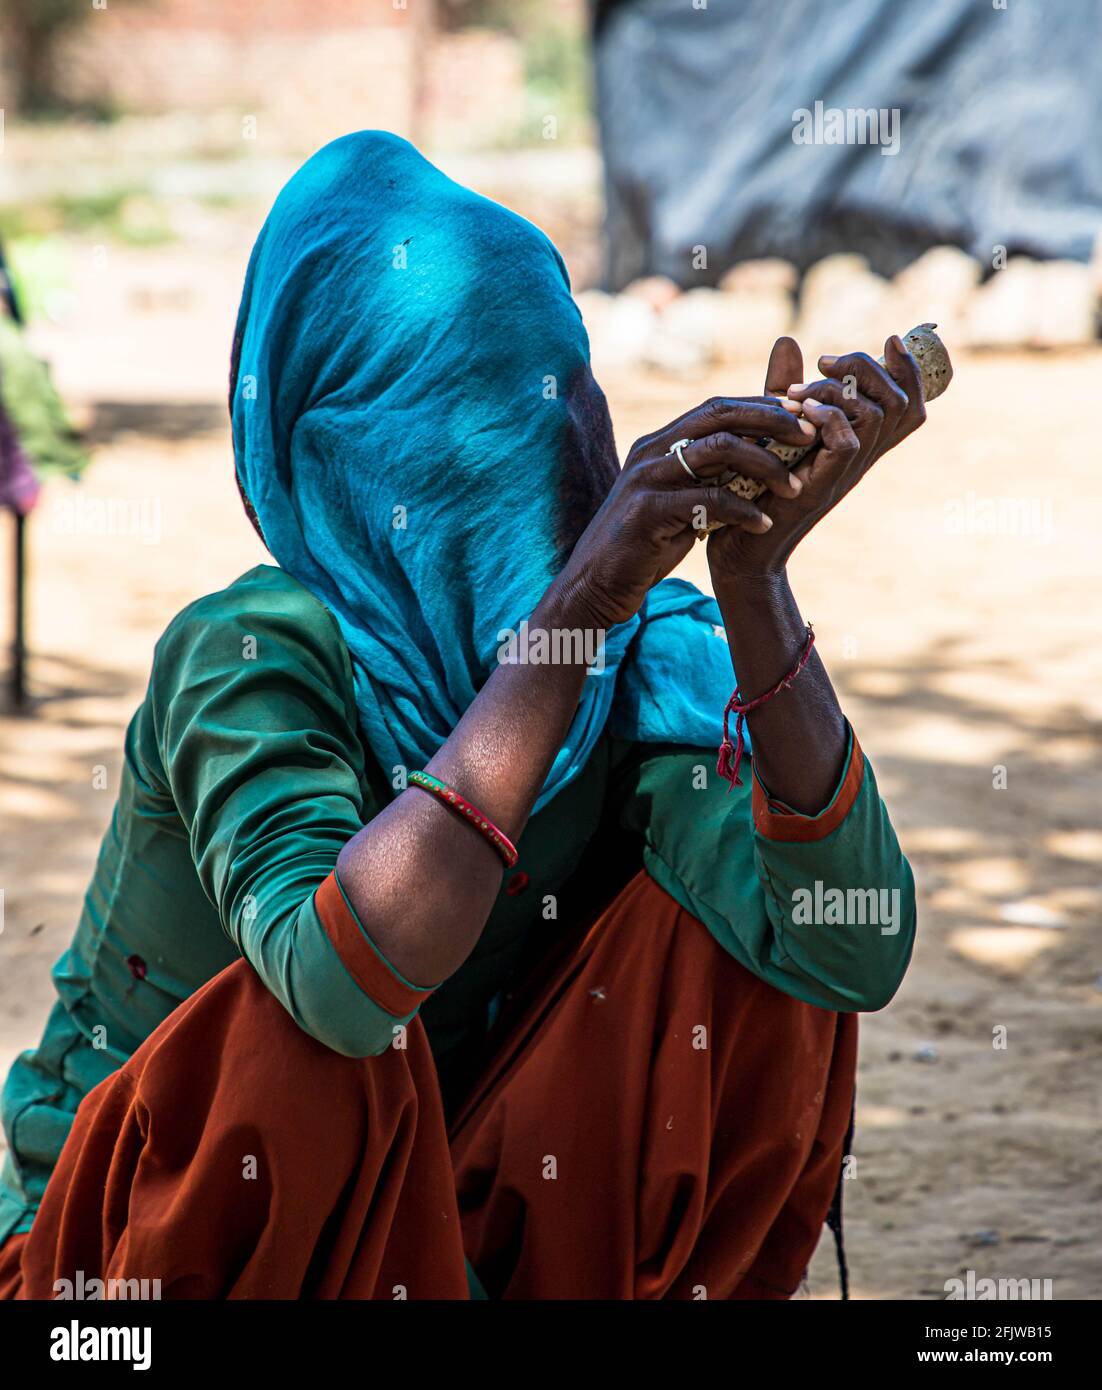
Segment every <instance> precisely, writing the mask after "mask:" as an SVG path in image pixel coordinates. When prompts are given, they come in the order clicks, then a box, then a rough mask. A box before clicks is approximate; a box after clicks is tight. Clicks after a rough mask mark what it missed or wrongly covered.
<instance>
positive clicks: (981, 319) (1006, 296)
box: [578, 236, 1102, 375]
mask: <svg viewBox="0 0 1102 1390" xmlns="http://www.w3.org/2000/svg"><path fill="white" fill-rule="evenodd" d="M982 278H983V268H982V267H981V266H980V264H979V262H978V261H975V260H973V259H972V257H971V256H969V255H967V254H966V253H965V252H963V251H959V250H957V249H956V248H955V247H952V246H939V247H936V248H935V249H934V250H932V251H927V252H926V254H925V255H924V256H921V257H920V258H919V259H918V260H917V261H915V262H913V264H911V265H909V266H908V267H907V268H906V269H905V270H903V271H901V272H900V273H899V274H898V275H897V276H896V277H895V278H894V280H886V279H884V278H883V276H880V275H876V274H874V273H873V272H872V271H871V270H870V269H869V266H868V262H867V261H866V260H865V258H864V257H863V256H852V255H837V256H827V257H826V259H825V260H822V261H819V262H818V264H817V265H814V266H812V267H811V269H810V270H809V271H808V272H807V274H806V275H805V276H804V280H803V284H802V285H800V286H799V288H798V289H797V285H798V279H799V277H798V276H797V273H796V270H795V268H794V267H793V266H791V265H789V264H788V262H787V261H780V260H759V261H744V262H743V263H742V264H741V265H737V266H735V267H734V269H733V270H730V271H728V273H727V274H726V275H725V276H724V277H723V279H722V281H721V282H720V285H719V287H718V288H717V289H693V290H687V291H684V292H682V291H680V290H679V289H678V287H677V285H675V284H674V282H673V281H672V280H667V279H665V278H664V277H662V276H650V277H648V278H646V279H643V280H636V281H635V282H634V283H633V284H631V285H629V286H628V288H627V289H626V290H624V291H623V293H621V294H618V295H610V294H606V293H604V291H602V290H584V291H582V293H580V294H579V295H578V303H579V305H580V307H581V310H582V315H583V317H584V318H585V323H586V327H587V329H588V330H589V337H590V345H591V348H592V354H593V363H594V367H595V368H596V370H597V372H598V373H600V372H601V371H616V370H618V369H623V368H630V367H652V368H655V369H657V370H659V371H664V372H670V373H674V374H684V375H693V374H694V373H696V372H699V371H700V370H702V369H703V368H705V367H708V366H711V365H714V364H722V363H724V362H729V361H736V360H740V361H745V360H746V359H757V360H761V359H762V358H763V357H764V356H765V355H766V354H767V353H768V352H769V349H770V348H771V347H772V345H773V342H774V340H775V339H776V338H777V337H778V336H779V335H781V334H782V333H791V334H792V335H793V336H794V337H795V338H796V339H797V340H798V341H799V342H800V343H801V345H803V346H804V347H805V350H806V351H807V352H809V353H813V354H816V355H817V354H818V353H821V352H838V351H845V350H847V349H851V348H855V347H861V348H862V349H864V350H865V351H868V352H871V353H873V355H874V356H876V355H879V353H880V351H881V348H882V345H883V342H884V339H885V338H886V337H887V336H888V335H889V334H891V333H905V332H906V331H907V329H908V328H910V327H911V326H912V325H913V324H916V323H923V322H934V323H937V324H938V325H939V327H938V332H939V334H940V336H941V337H942V338H944V340H945V342H946V343H947V344H948V346H949V347H950V350H957V349H959V348H1030V349H1033V348H1036V349H1044V348H1076V347H1085V346H1088V345H1089V344H1091V343H1093V342H1095V341H1096V340H1097V338H1098V330H1099V323H1100V308H1102V236H1100V238H1099V245H1098V248H1097V250H1096V252H1095V257H1094V260H1093V262H1092V263H1091V264H1090V265H1081V264H1079V263H1078V262H1075V261H1033V260H1030V259H1029V257H1027V256H1014V257H1012V258H1011V259H1010V261H1009V262H1008V263H1007V264H1006V266H1005V267H1004V268H1003V269H1001V270H999V271H996V272H995V273H994V274H992V275H991V276H989V277H988V279H987V280H986V282H985V283H984V284H982V285H981V284H980V281H981V279H982Z"/></svg>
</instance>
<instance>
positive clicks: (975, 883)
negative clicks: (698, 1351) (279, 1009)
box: [0, 229, 1102, 1299]
mask: <svg viewBox="0 0 1102 1390" xmlns="http://www.w3.org/2000/svg"><path fill="white" fill-rule="evenodd" d="M245 244H246V243H245V242H243V240H242V236H241V235H239V234H238V233H237V232H236V231H234V230H233V229H231V230H230V231H229V232H227V233H226V236H225V244H224V245H223V246H222V247H221V249H220V251H219V254H218V256H217V257H215V258H213V259H212V260H211V261H210V263H208V264H204V265H202V266H198V267H197V266H196V265H194V264H189V263H188V262H187V260H186V258H184V257H182V256H181V255H180V254H178V253H175V252H173V251H172V250H171V249H167V250H164V251H159V252H157V253H155V254H156V255H157V257H158V267H159V269H158V274H157V277H156V286H157V288H156V292H155V293H153V292H152V291H148V290H146V291H143V290H142V289H141V285H140V284H139V283H138V282H139V281H140V279H141V276H142V273H143V272H142V271H141V264H140V256H137V255H136V253H128V254H127V255H126V256H121V258H119V259H116V260H115V261H114V262H113V263H112V266H111V272H110V275H109V276H107V277H106V279H105V278H104V277H101V279H100V281H95V280H94V278H93V277H92V276H91V274H90V273H89V274H88V275H87V276H85V280H86V282H87V283H85V284H84V285H83V286H82V299H81V308H80V312H79V313H78V314H77V315H76V317H75V318H74V320H73V321H72V322H71V323H70V325H69V326H68V328H67V329H66V330H65V331H64V332H60V331H54V332H52V333H48V334H46V335H44V338H43V344H42V345H43V347H44V349H45V350H46V351H48V352H49V354H50V356H51V357H52V358H53V360H54V362H55V364H56V367H57V372H58V375H59V378H60V380H61V381H62V383H63V385H64V386H65V388H66V391H67V392H68V394H69V396H70V397H71V399H73V400H74V401H75V402H76V403H77V405H78V406H79V407H80V408H81V410H82V413H83V415H84V417H85V418H86V420H87V421H88V422H89V423H90V425H91V427H92V430H93V435H94V437H95V439H96V440H97V442H98V447H97V453H96V461H95V465H94V467H93V470H92V472H91V473H90V475H89V477H88V480H87V482H86V483H85V484H83V485H82V486H81V487H80V488H79V489H76V488H73V487H71V486H69V485H68V484H57V485H53V486H51V488H50V489H49V492H48V495H47V496H46V498H45V500H44V501H43V503H42V505H41V507H40V509H39V511H38V513H37V514H36V516H35V518H34V521H33V528H32V536H31V545H32V556H33V593H32V603H31V613H30V617H31V634H32V642H33V651H34V655H33V660H32V663H31V668H30V671H31V683H32V688H33V693H34V701H33V704H32V706H31V708H30V709H29V710H28V711H27V713H26V714H24V715H21V716H19V717H15V716H14V715H11V714H10V712H9V713H6V714H5V716H4V718H3V720H2V722H0V739H2V752H0V796H2V798H3V826H4V829H3V833H2V836H0V856H2V868H0V887H2V888H3V889H4V891H5V907H6V915H5V918H4V929H3V935H2V936H0V1068H2V1069H4V1070H6V1068H7V1065H8V1063H9V1061H10V1059H11V1057H12V1056H13V1055H14V1053H15V1052H16V1051H17V1050H19V1049H20V1048H23V1047H26V1046H28V1045H29V1044H31V1043H33V1042H34V1041H35V1039H36V1038H37V1037H38V1034H39V1031H40V1028H41V1026H42V1023H43V1021H44V1019H45V1015H46V1012H47V1009H48V1007H49V1004H50V998H51V996H50V990H49V985H48V978H47V972H48V969H49V966H50V964H51V963H52V962H53V960H54V959H55V958H56V957H57V956H58V955H59V953H60V952H61V951H62V950H63V948H64V947H65V945H66V943H67V941H68V938H69V935H70V933H71V931H72V929H73V926H74V924H75V921H76V918H77V915H78V911H79V904H80V899H81V895H82V892H83V889H84V887H85V883H86V880H87V877H88V874H89V871H90V869H91V866H92V863H93V859H94V856H95V853H96V849H97V845H98V841H99V836H100V834H101V832H102V830H103V828H104V826H105V824H106V822H107V820H108V817H109V815H110V812H111V806H112V801H113V797H114V792H115V788H116V787H117V783H118V771H119V763H120V749H121V738H122V733H123V729H124V726H125V724H126V721H127V720H128V718H129V716H130V714H131V712H132V710H133V709H134V707H135V705H136V703H137V702H138V700H139V699H140V697H141V694H142V691H143V688H144V683H145V679H146V676H147V672H148V665H149V659H150V653H151V649H152V645H153V642H154V641H155V639H156V638H157V636H158V635H159V633H160V631H161V630H162V628H163V627H164V625H165V623H166V622H167V621H168V619H169V618H170V617H171V616H172V615H173V614H174V613H175V612H176V611H177V610H178V609H179V608H180V607H181V606H182V605H183V604H185V603H187V602H188V601H189V600H191V599H192V598H194V597H196V596H197V595H199V594H202V593H204V592H207V591H209V590H212V589H215V588H218V587H220V586H222V585H223V584H225V583H227V582H228V581H230V580H231V579H233V578H234V577H235V576H236V575H237V574H239V573H240V572H241V571H243V570H244V569H246V568H248V567H249V566H251V565H252V564H254V563H256V562H257V561H258V560H259V559H260V558H262V554H261V551H260V547H259V543H258V542H257V541H256V540H255V538H254V537H253V535H252V532H251V531H250V529H249V527H248V525H247V524H246V522H245V520H244V518H243V516H242V514H241V511H240V508H239V506H238V504H237V500H236V494H235V491H234V488H233V483H232V474H231V463H230V450H229V442H228V434H227V431H226V428H225V424H224V406H223V405H222V400H223V383H224V380H225V367H224V363H225V360H226V353H227V345H228V341H229V328H230V322H231V319H232V314H233V311H234V308H235V296H236V287H237V285H238V284H239V283H240V276H241V271H242V268H243V263H244V246H245ZM147 254H154V253H147ZM132 262H133V264H132ZM135 265H137V266H138V268H137V269H135V268H134V266H135ZM128 276H132V278H133V280H134V284H133V285H132V286H131V288H130V290H129V291H128V292H127V294H125V295H123V294H121V293H120V285H122V286H125V285H126V284H127V283H128V281H127V277H128ZM143 295H144V298H143ZM151 295H152V298H151ZM123 300H125V302H126V303H127V304H128V305H129V309H128V311H127V312H126V313H122V312H120V311H119V308H118V305H119V303H120V302H122V301H123ZM112 306H113V307H112ZM810 346H812V347H819V348H822V347H823V346H824V345H810ZM854 346H867V345H865V344H855V345H854ZM760 373H761V364H753V363H751V364H747V365H746V367H745V368H743V369H737V370H734V371H731V372H725V373H724V374H722V376H721V375H719V374H713V375H711V376H709V377H708V378H707V379H701V380H699V381H693V382H685V381H677V382H675V381H671V380H667V379H663V378H660V377H655V376H645V377H637V378H633V379H630V380H607V381H606V382H605V386H606V389H607V390H608V392H609V395H610V399H611V401H612V405H613V410H614V416H615V419H616V424H617V436H618V440H619V443H620V446H621V450H622V451H626V449H627V446H628V445H629V444H630V442H631V440H632V439H633V438H634V437H635V436H636V435H637V434H640V433H643V432H645V431H649V430H650V429H653V428H654V427H655V426H656V425H657V424H659V423H662V422H664V421H665V420H666V419H668V418H671V417H672V416H674V415H675V414H677V413H680V412H681V411H682V410H683V409H685V408H687V406H689V405H690V404H693V403H695V401H697V400H700V399H703V398H704V397H705V396H708V395H711V394H714V393H716V392H720V391H722V392H724V393H727V394H737V393H744V392H756V391H758V390H759V389H760V381H759V377H760ZM1100 383H1102V351H1098V352H1090V353H1081V354H1075V355H1068V356H1060V355H1051V356H1036V355H1024V354H1023V355H1012V356H987V357H971V358H964V359H961V360H960V361H958V364H957V379H956V381H955V383H954V384H953V386H952V388H951V389H950V391H949V393H948V394H947V395H946V397H945V398H944V399H943V400H941V401H938V402H937V403H935V404H934V405H932V406H931V410H930V422H929V425H928V426H927V428H926V430H925V431H924V432H923V433H922V434H921V435H920V436H918V437H916V438H915V439H913V440H912V441H910V442H908V444H907V445H906V446H905V447H904V448H902V449H901V450H900V451H899V453H898V454H897V455H894V456H892V457H890V458H889V459H888V460H887V461H885V462H884V463H883V464H882V465H881V466H880V467H879V469H878V470H877V471H876V473H875V474H874V475H873V476H872V477H871V478H870V479H869V480H868V481H867V483H866V484H864V485H863V486H862V488H861V490H860V492H859V493H858V495H856V496H854V497H853V498H851V499H849V500H848V501H847V502H846V503H845V505H844V506H843V507H841V508H840V509H839V510H838V511H836V512H835V513H834V514H832V515H831V517H830V518H829V519H828V520H827V521H826V522H825V523H824V524H823V525H822V526H821V527H820V528H819V529H818V530H817V531H816V533H815V535H814V536H813V537H812V538H811V539H810V540H809V541H808V542H807V543H806V544H805V545H804V547H803V548H802V549H801V551H800V553H799V554H798V556H797V559H796V562H795V564H794V566H793V572H794V584H795V587H796V591H797V594H798V596H799V598H800V600H801V603H802V606H803V609H804V612H805V615H806V616H807V617H809V618H811V619H812V620H813V621H814V622H815V624H816V629H817V633H818V637H819V649H820V651H821V652H822V655H823V657H824V659H825V660H826V661H827V663H828V665H829V667H830V669H831V671H832V673H833V675H834V678H835V681H836V684H837V685H838V687H839V689H840V691H841V692H842V695H843V699H844V703H845V706H846V709H847V711H848V713H849V714H850V716H851V718H852V720H853V723H854V725H855V727H856V728H857V730H858V731H859V734H860V738H861V741H862V743H863V745H864V747H865V749H866V751H867V752H868V754H869V755H870V757H871V758H872V760H873V763H874V765H875V767H876V770H877V775H878V777H879V779H880V783H881V788H882V790H883V792H884V795H885V796H886V798H887V801H888V803H889V806H890V808H891V810H892V814H893V817H894V820H895V823H896V825H897V827H898V829H899V831H900V834H901V837H902V840H903V843H904V846H905V848H906V850H907V852H908V853H909V855H910V856H911V859H912V862H913V864H914V866H915V871H916V875H917V878H918V883H919V891H920V898H921V917H920V934H919V940H918V946H917V950H916V955H915V960H914V963H913V966H912V968H911V971H910V974H909V975H908V977H907V979H906V981H905V983H904V985H903V987H902V989H901V990H900V993H899V995H898V997H897V998H896V1000H895V1001H894V1002H893V1003H892V1004H891V1005H890V1006H889V1007H888V1008H887V1009H886V1010H884V1011H883V1012H881V1013H879V1014H876V1015H872V1016H869V1017H867V1018H866V1019H865V1020H864V1021H863V1025H862V1028H863V1045H862V1053H861V1075H860V1081H859V1101H860V1103H859V1111H858V1127H857V1139H856V1144H855V1154H856V1160H857V1166H856V1174H855V1176H854V1177H853V1179H852V1181H850V1182H849V1183H848V1184H847V1188H846V1210H847V1223H846V1224H847V1246H848V1253H849V1259H850V1264H851V1270H852V1278H853V1284H854V1293H855V1296H857V1297H861V1298H890V1299H924V1298H929V1299H937V1298H943V1297H944V1295H945V1281H946V1280H947V1279H950V1278H952V1277H954V1276H956V1275H958V1274H960V1273H963V1272H964V1271H966V1270H969V1269H972V1270H975V1271H976V1275H977V1277H980V1278H982V1277H984V1276H1003V1277H1015V1278H1050V1279H1052V1280H1053V1294H1054V1297H1056V1298H1058V1299H1063V1298H1095V1297H1098V1296H1099V1294H1100V1293H1102V1229H1100V1228H1102V1174H1100V1168H1099V1163H1098V1152H1099V1150H1098V1129H1099V1118H1100V1117H1099V1092H1100V1085H1099V1080H1100V1069H1099V1060H1100V1056H1102V975H1100V972H1102V960H1100V956H1099V948H1098V938H1097V934H1096V929H1097V924H1098V920H1099V915H1100V913H1099V908H1100V901H1102V893H1100V887H1099V863H1100V861H1102V795H1100V788H1102V781H1100V772H1102V766H1100V764H1102V749H1100V744H1099V716H1100V714H1102V642H1100V641H1099V637H1100V632H1099V617H1098V612H1099V604H1098V593H1099V578H1100V576H1099V565H1100V560H1099V557H1100V554H1102V547H1100V545H1099V537H1100V536H1102V484H1100V482H1099V472H1098V464H1099V458H1100V453H1102V446H1100V445H1099V442H1098V424H1097V412H1096V411H1094V410H1092V409H1091V405H1090V403H1091V402H1092V401H1094V400H1096V399H1097V396H1098V391H1099V385H1100ZM109 501H110V502H113V503H114V504H116V511H115V512H114V513H113V517H114V520H113V521H109V522H107V523H106V524H105V522H104V511H103V509H102V505H100V506H98V504H106V503H107V502H109ZM120 502H122V503H125V504H126V505H125V506H124V507H123V508H122V509H121V510H120V509H118V504H119V503H120ZM0 520H3V521H4V522H5V523H6V520H7V519H6V518H3V519H0ZM0 529H2V530H3V531H4V533H5V534H4V536H3V541H2V545H0V550H2V552H3V553H2V554H0V564H2V565H3V571H2V572H3V574H4V576H5V583H6V581H7V577H8V575H9V572H10V556H9V553H8V545H9V535H8V527H7V525H6V524H5V525H3V526H2V527H0ZM688 570H689V573H690V575H691V577H694V578H696V579H697V580H699V581H700V582H702V583H705V584H706V583H707V572H706V567H705V566H704V565H703V556H702V554H701V555H697V556H694V557H693V559H692V560H691V561H690V563H689V566H688ZM5 594H6V590H5ZM4 609H5V612H6V609H7V602H6V599H5V602H4ZM98 768H105V769H106V782H107V789H106V790H97V789H96V787H95V784H96V782H97V780H99V781H101V780H102V778H98V779H97V776H96V770H97V769H98ZM1003 1044H1005V1045H1003ZM836 1290H837V1280H836V1274H835V1268H834V1261H833V1254H832V1249H831V1242H830V1239H829V1237H827V1238H826V1239H825V1240H824V1242H823V1243H822V1245H821V1247H820V1250H819V1252H818V1254H817V1255H816V1258H815V1261H814V1264H813V1267H812V1272H811V1292H812V1296H814V1297H826V1298H829V1297H834V1296H836Z"/></svg>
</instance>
